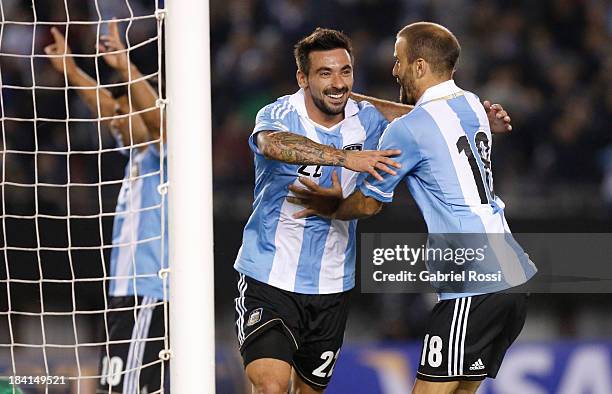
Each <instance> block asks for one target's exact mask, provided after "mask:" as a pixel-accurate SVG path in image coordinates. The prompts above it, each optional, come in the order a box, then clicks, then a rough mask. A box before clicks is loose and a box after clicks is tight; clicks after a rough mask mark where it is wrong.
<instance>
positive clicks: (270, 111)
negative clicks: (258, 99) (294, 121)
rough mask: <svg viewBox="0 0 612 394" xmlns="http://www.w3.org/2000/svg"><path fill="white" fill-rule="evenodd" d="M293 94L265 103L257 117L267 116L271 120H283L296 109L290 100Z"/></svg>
mask: <svg viewBox="0 0 612 394" xmlns="http://www.w3.org/2000/svg"><path fill="white" fill-rule="evenodd" d="M290 98H291V95H286V96H281V97H279V98H277V99H276V100H275V101H273V102H271V103H269V104H266V105H264V106H263V107H261V109H260V110H259V111H258V112H257V118H258V119H261V118H267V119H270V120H283V119H284V118H285V117H286V116H287V115H288V114H289V113H290V112H292V111H293V110H294V108H293V105H292V104H291V101H290Z"/></svg>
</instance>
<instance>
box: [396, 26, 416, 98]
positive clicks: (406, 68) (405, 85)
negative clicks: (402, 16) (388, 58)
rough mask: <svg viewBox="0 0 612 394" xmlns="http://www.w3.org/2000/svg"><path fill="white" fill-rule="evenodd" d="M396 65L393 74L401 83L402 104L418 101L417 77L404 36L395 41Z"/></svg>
mask: <svg viewBox="0 0 612 394" xmlns="http://www.w3.org/2000/svg"><path fill="white" fill-rule="evenodd" d="M393 56H394V57H395V65H394V66H393V76H394V77H395V78H396V79H397V83H398V84H399V85H400V102H401V103H402V104H411V105H413V104H415V103H416V101H417V97H416V95H417V87H416V78H415V77H414V74H413V71H414V70H413V67H412V64H410V63H409V62H408V43H407V42H406V40H405V39H403V38H398V39H397V40H396V41H395V51H394V53H393Z"/></svg>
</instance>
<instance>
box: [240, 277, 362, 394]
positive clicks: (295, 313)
mask: <svg viewBox="0 0 612 394" xmlns="http://www.w3.org/2000/svg"><path fill="white" fill-rule="evenodd" d="M238 292H239V295H238V298H236V299H235V304H236V305H235V306H236V331H237V335H238V342H239V345H240V353H241V354H242V358H243V360H244V365H245V367H246V365H248V364H249V363H250V362H251V361H254V360H257V359H261V358H274V359H277V360H283V361H286V362H287V363H289V364H291V365H292V366H293V368H294V369H295V371H296V372H297V373H298V374H299V375H300V377H301V378H302V379H303V380H304V382H306V383H307V384H309V385H310V386H312V387H313V388H315V389H317V390H320V389H322V388H325V387H326V386H327V384H328V383H329V380H330V379H331V376H332V373H333V370H334V365H335V364H336V360H337V358H338V354H339V351H340V348H341V347H342V341H343V339H344V329H345V327H346V319H347V316H348V305H349V293H350V292H349V291H347V292H342V293H334V294H298V293H293V292H290V291H285V290H281V289H278V288H276V287H273V286H270V285H268V284H265V283H262V282H258V281H256V280H255V279H252V278H249V277H247V276H245V275H243V274H240V275H239V278H238Z"/></svg>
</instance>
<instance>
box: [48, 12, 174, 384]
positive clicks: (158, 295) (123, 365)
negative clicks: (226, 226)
mask: <svg viewBox="0 0 612 394" xmlns="http://www.w3.org/2000/svg"><path fill="white" fill-rule="evenodd" d="M51 34H52V35H53V39H54V41H55V42H54V43H53V44H51V45H49V46H47V47H46V48H45V53H46V54H47V55H54V56H55V57H51V58H50V60H51V64H52V65H53V67H54V68H55V69H56V70H57V71H58V72H59V73H61V74H63V75H65V76H66V78H67V82H68V84H69V85H70V86H75V87H82V88H89V89H77V92H78V94H79V96H80V97H81V99H82V100H83V101H84V102H85V103H86V104H87V106H88V107H89V109H90V110H91V111H92V112H93V113H94V114H96V115H97V116H99V117H102V118H112V120H106V121H104V122H103V125H104V126H105V127H107V128H108V129H109V130H110V132H111V134H112V135H113V136H114V137H115V139H116V141H117V144H118V145H119V147H125V149H122V150H121V153H122V154H124V155H126V156H128V157H129V160H128V163H127V165H126V170H125V178H124V180H123V184H122V187H121V191H120V193H119V197H118V199H117V208H116V215H115V219H114V224H113V249H112V252H111V265H110V276H111V277H112V278H113V279H111V280H110V286H109V291H108V295H109V299H108V309H110V310H114V309H121V308H125V310H123V311H115V312H109V313H108V314H107V316H105V320H107V324H108V326H106V323H105V327H108V331H106V328H105V329H104V330H105V332H104V339H105V340H108V341H109V342H111V344H110V345H108V348H104V349H102V351H101V356H100V375H101V378H100V381H99V383H98V390H97V392H98V393H124V394H127V393H130V394H133V393H141V392H154V391H157V390H159V389H160V387H161V377H160V376H161V363H155V364H153V365H152V366H149V367H147V368H144V369H142V368H141V366H142V365H145V364H148V363H152V362H154V361H158V360H159V352H160V351H161V350H162V349H163V348H164V341H163V337H164V335H165V328H164V309H163V305H158V304H159V303H160V302H161V301H162V300H163V292H164V289H163V281H162V279H160V278H159V276H158V272H159V270H160V269H161V268H166V267H167V266H168V256H167V253H168V245H167V243H168V239H167V233H164V234H163V239H162V235H161V221H162V217H161V215H162V209H163V212H164V217H163V220H164V221H165V222H166V228H167V212H168V210H167V207H163V208H162V207H161V204H162V198H161V195H160V194H159V192H158V186H159V185H160V184H162V183H163V182H165V180H164V181H162V180H161V172H160V162H163V166H164V169H163V173H164V174H166V173H167V172H166V168H165V167H166V160H165V158H160V144H159V143H155V142H151V141H157V140H160V133H161V131H160V130H161V117H160V111H159V110H158V109H157V108H156V101H157V99H158V96H157V93H156V92H155V89H154V88H153V87H152V86H151V85H150V84H149V83H148V82H147V81H145V80H142V81H139V82H132V83H130V84H129V87H127V86H125V85H122V86H119V87H112V88H108V89H106V88H100V87H99V86H98V83H97V82H96V80H94V79H93V78H91V77H90V76H89V75H87V74H86V73H85V72H84V71H83V70H81V69H80V68H79V67H78V65H77V64H76V63H75V61H74V58H73V57H71V56H70V53H71V51H70V47H68V46H67V45H66V37H64V36H63V35H62V33H60V31H59V30H58V29H57V28H55V27H53V28H52V29H51ZM99 50H100V52H101V53H103V54H104V55H103V58H104V60H105V61H106V63H107V64H108V65H109V66H111V67H112V68H113V69H115V70H116V71H117V73H118V74H119V76H120V78H121V80H122V81H133V80H135V79H138V78H141V77H142V74H141V73H140V71H139V70H138V68H137V67H136V66H135V65H134V64H132V63H130V62H129V59H128V55H127V52H126V49H125V46H124V44H123V42H122V41H121V39H120V38H119V30H118V26H117V23H116V22H111V23H110V24H109V34H108V35H106V36H102V37H101V43H100V48H99ZM64 55H67V56H64ZM128 88H129V89H130V91H129V95H128V90H127V89H128ZM130 101H131V102H130ZM134 111H144V112H141V113H139V114H133V112H134ZM163 137H164V141H165V137H166V135H165V133H164V136H163ZM132 147H133V148H132ZM151 239H153V240H151ZM144 240H148V241H146V242H143V241H144ZM136 241H138V242H136ZM161 242H163V243H164V248H163V250H164V256H161V250H162V247H161ZM136 275H138V276H139V277H136V278H134V277H135V276H136ZM143 275H144V276H143ZM140 276H143V277H140ZM134 311H136V312H134ZM148 338H161V339H159V340H154V341H146V340H147V339H148ZM113 341H125V343H117V344H113V343H112V342H113ZM165 371H166V377H167V376H168V374H167V372H168V368H167V364H166V368H165ZM164 380H165V382H164V386H165V387H166V388H165V390H166V391H165V392H169V391H168V390H169V389H168V387H169V385H168V379H167V378H166V379H164Z"/></svg>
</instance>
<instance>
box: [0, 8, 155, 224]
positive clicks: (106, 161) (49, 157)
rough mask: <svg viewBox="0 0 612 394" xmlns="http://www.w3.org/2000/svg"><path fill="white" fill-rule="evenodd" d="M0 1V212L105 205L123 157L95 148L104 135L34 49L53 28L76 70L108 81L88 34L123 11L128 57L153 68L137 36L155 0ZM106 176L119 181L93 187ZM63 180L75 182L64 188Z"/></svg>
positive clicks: (109, 208) (150, 30)
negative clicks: (0, 16)
mask: <svg viewBox="0 0 612 394" xmlns="http://www.w3.org/2000/svg"><path fill="white" fill-rule="evenodd" d="M98 3H99V4H98ZM2 8H3V20H4V23H2V32H1V35H0V76H1V80H0V84H1V85H2V102H1V104H2V116H3V120H2V128H1V132H2V153H3V159H4V160H3V161H2V165H3V166H4V177H3V185H2V186H3V189H4V198H3V201H2V203H3V204H4V205H5V209H6V213H7V214H12V215H32V214H34V213H35V212H37V213H39V214H52V215H67V214H68V213H70V214H72V215H94V214H99V213H100V211H101V209H102V210H103V211H104V212H113V211H114V208H115V205H116V195H117V192H118V190H119V186H120V184H119V182H120V180H121V179H122V178H123V171H124V168H123V167H124V166H125V158H123V156H122V155H120V154H119V153H118V152H113V151H108V152H105V153H102V154H99V153H98V151H101V150H112V149H113V148H116V146H115V140H114V138H112V137H111V135H110V133H109V132H108V130H106V129H105V127H104V126H102V125H100V124H99V122H98V120H97V119H96V118H97V117H98V115H97V114H92V113H91V112H90V111H89V110H88V109H87V107H86V106H85V104H84V102H83V101H82V99H81V98H80V97H79V96H78V94H77V92H76V90H74V89H68V90H66V89H64V88H65V86H66V80H65V76H64V75H62V74H60V73H58V72H57V71H56V70H54V69H53V68H52V67H51V64H50V62H49V59H47V58H45V57H44V51H43V49H44V48H45V46H47V45H49V44H51V43H52V42H53V39H52V36H51V33H50V28H51V27H52V26H57V27H58V28H59V29H60V31H61V32H62V33H64V34H66V36H67V40H68V41H67V43H68V46H69V47H70V48H71V50H72V53H73V54H74V55H76V58H75V59H76V63H77V64H78V66H79V67H80V68H81V69H83V70H84V71H85V72H86V73H87V74H89V75H90V76H91V77H92V78H94V79H97V80H99V82H100V84H110V83H116V82H118V81H119V78H118V76H116V75H114V73H113V71H112V69H110V67H108V66H107V65H106V64H105V62H104V61H103V60H102V59H101V58H98V59H97V60H96V58H95V53H96V47H97V41H98V37H99V36H100V35H102V34H105V33H106V32H107V31H108V24H107V23H102V24H97V23H96V21H97V20H99V19H101V20H110V19H112V18H113V17H116V18H129V17H130V16H133V17H135V18H133V20H132V22H131V23H129V25H128V23H127V22H122V23H120V28H121V30H122V32H123V33H124V35H125V37H126V39H127V40H128V41H129V45H131V46H135V45H136V46H138V47H137V48H135V49H133V50H132V51H131V53H130V55H131V59H132V60H133V62H134V63H135V64H137V65H138V67H139V68H140V70H141V71H142V72H143V73H144V74H147V75H151V74H155V73H157V72H158V69H159V67H158V58H157V43H156V42H155V41H153V42H151V43H148V44H143V43H145V41H146V40H148V39H151V38H153V37H155V36H156V35H157V27H156V20H155V9H156V1H155V0H130V1H129V2H126V1H123V0H109V1H104V2H94V1H82V2H64V0H45V1H35V2H32V1H23V0H3V1H2ZM34 20H36V21H37V22H39V23H36V24H34V23H32V22H33V21H34ZM67 20H70V21H72V23H69V24H67V23H66V21H67ZM75 22H76V23H75ZM86 22H90V23H86ZM91 22H93V23H91ZM98 27H99V30H98ZM32 55H34V56H32ZM154 77H156V75H154ZM68 85H69V84H68ZM33 86H34V87H35V88H34V89H33V88H32V87H33ZM67 120H68V121H67ZM34 152H37V153H38V154H36V155H34ZM68 153H69V154H68ZM106 181H119V182H116V183H114V184H111V185H109V186H103V187H98V185H99V184H100V183H102V182H106ZM67 183H70V184H78V185H75V186H71V187H70V188H66V186H65V185H66V184H67ZM33 184H38V185H39V187H37V188H33V187H32V185H33Z"/></svg>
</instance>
